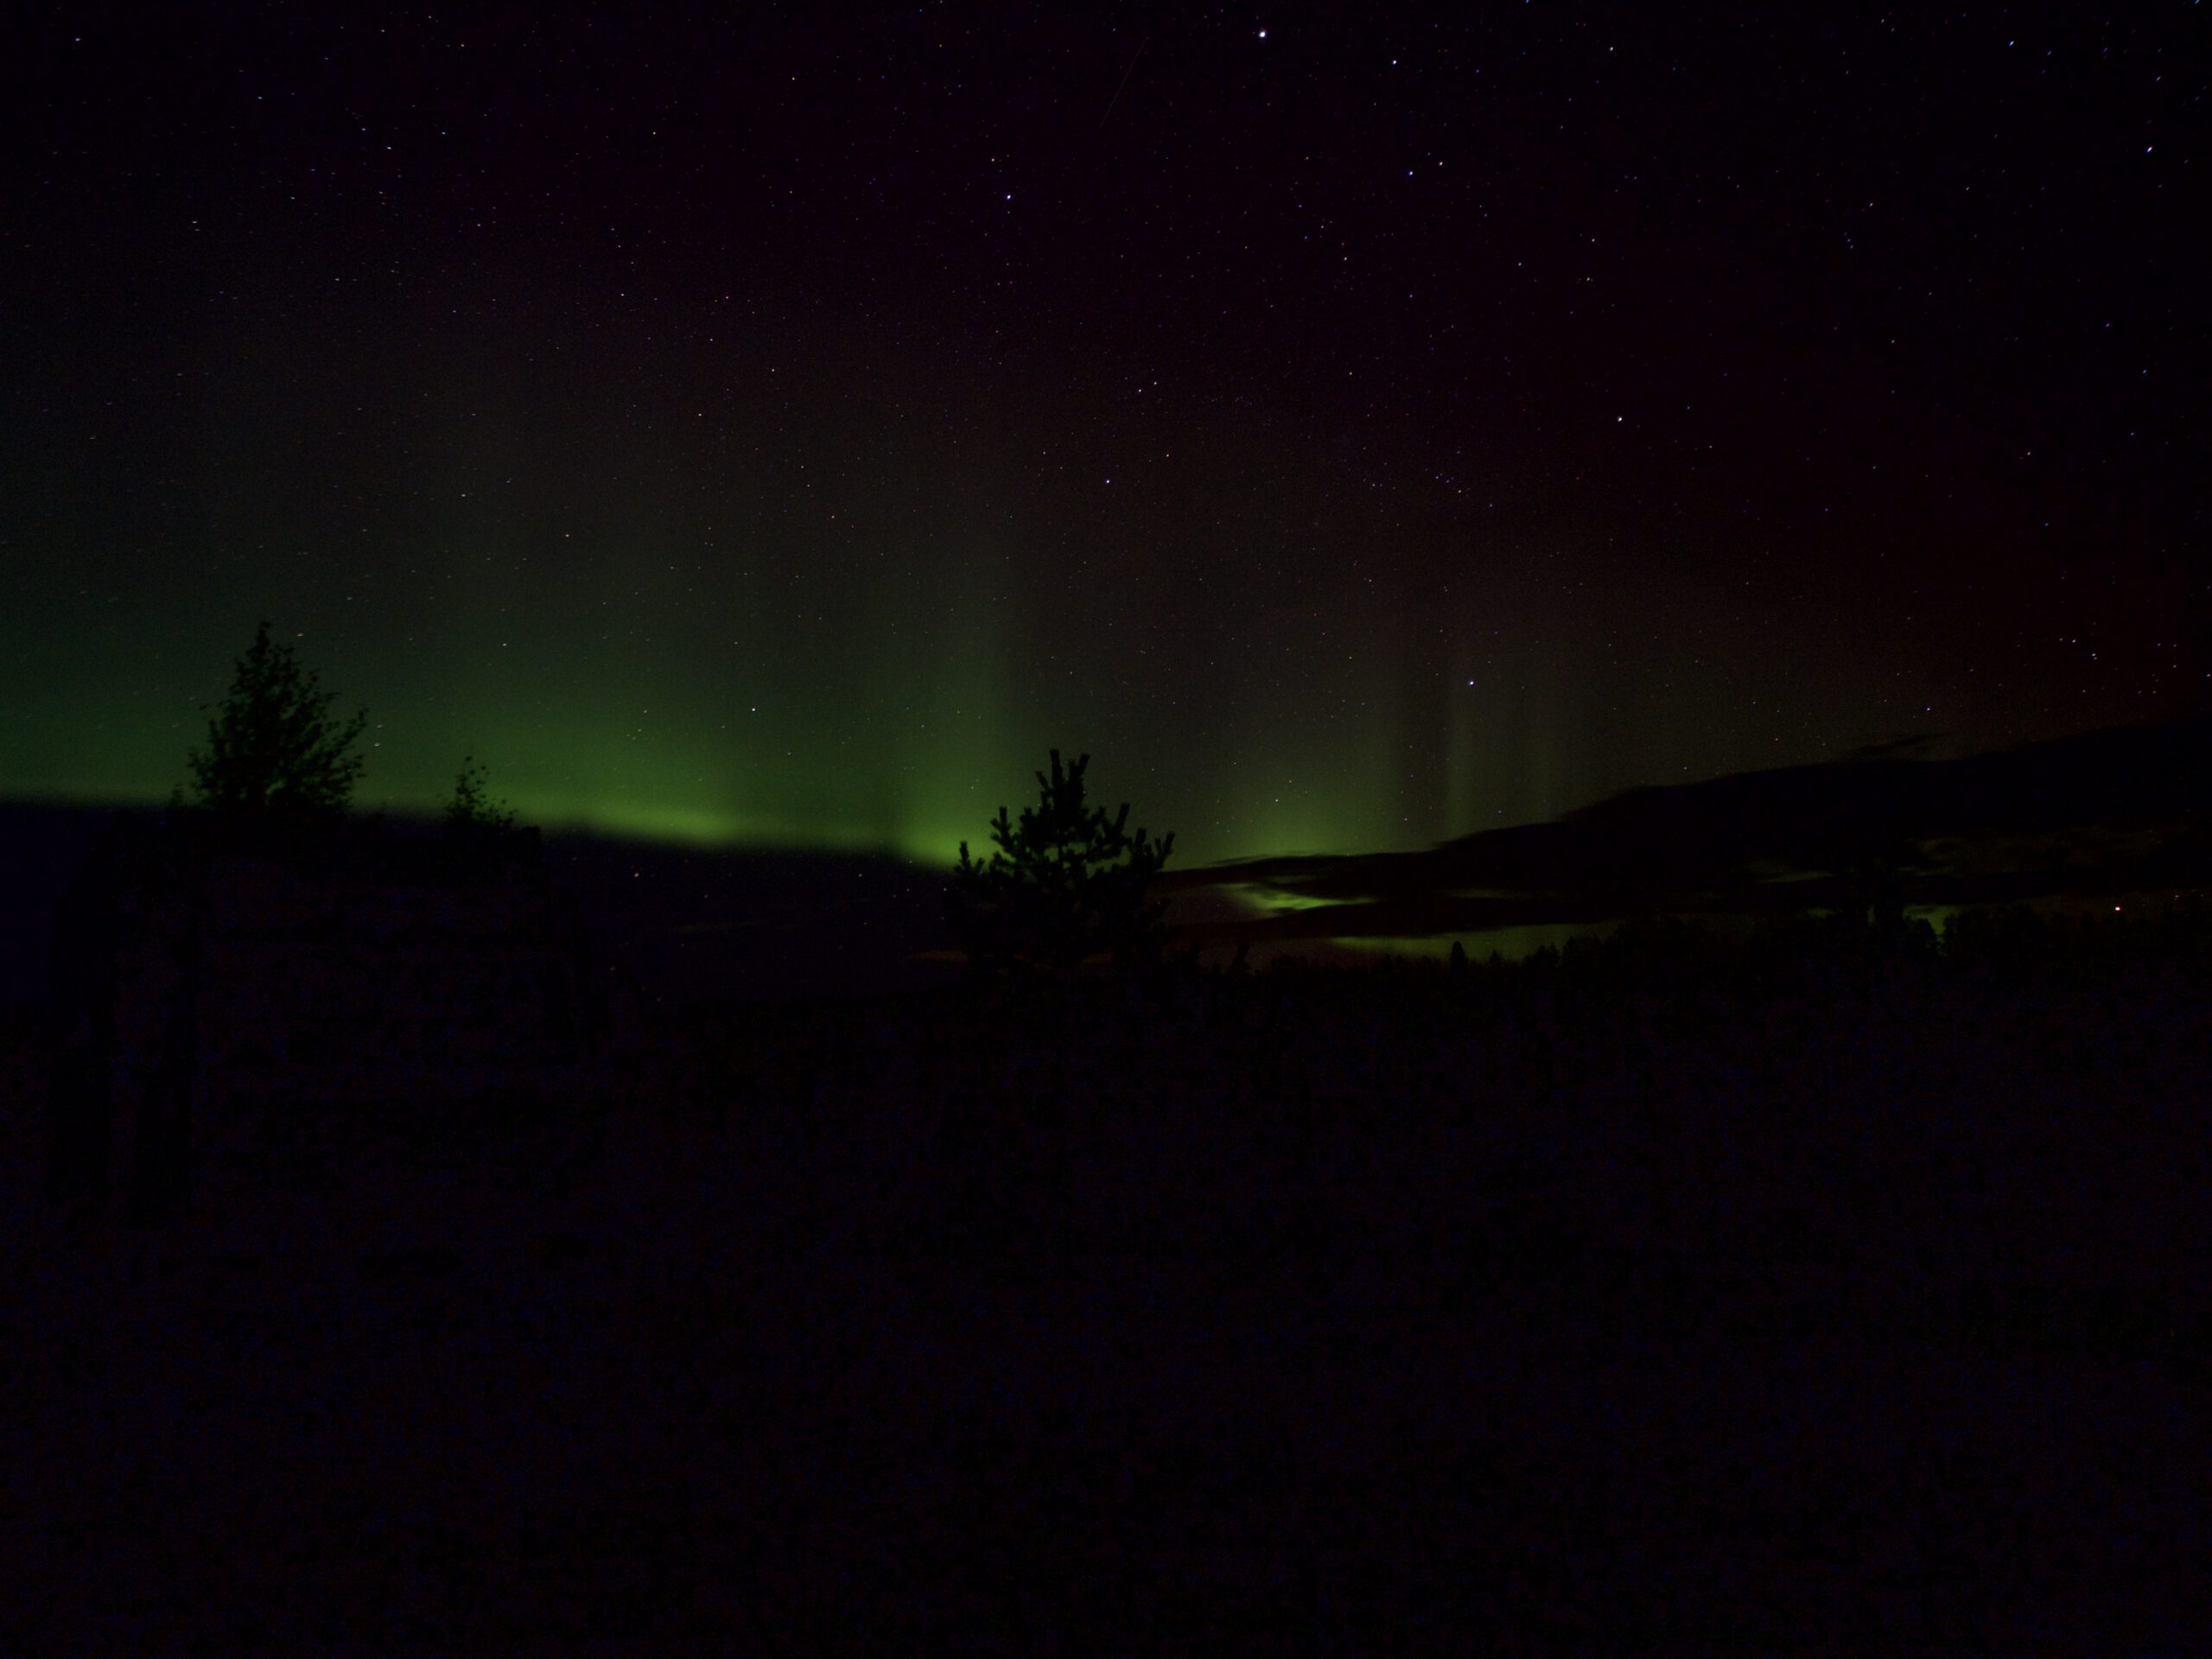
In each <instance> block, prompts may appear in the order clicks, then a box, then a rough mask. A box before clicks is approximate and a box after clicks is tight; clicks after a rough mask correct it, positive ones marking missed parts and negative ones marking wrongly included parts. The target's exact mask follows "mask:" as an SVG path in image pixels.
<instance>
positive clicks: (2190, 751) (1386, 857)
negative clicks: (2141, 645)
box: [1167, 717, 2212, 945]
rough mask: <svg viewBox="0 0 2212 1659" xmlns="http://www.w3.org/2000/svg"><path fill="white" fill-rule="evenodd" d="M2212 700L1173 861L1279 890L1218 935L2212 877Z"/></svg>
mask: <svg viewBox="0 0 2212 1659" xmlns="http://www.w3.org/2000/svg"><path fill="white" fill-rule="evenodd" d="M2208 826H2212V719H2206V718H2202V717H2199V718H2195V719H2190V720H2185V721H2164V722H2161V723H2158V724H2152V725H2144V726H2130V727H2121V728H2113V729H2110V730H2106V731H2098V732H2087V733H2082V734H2079V735H2076V736H2072V737H2065V738H2059V739H2056V740H2053V741H2048V742H2042V743H2036V744H2031V745H2029V746H2027V747H2022V748H2017V749H2010V750H2005V751H2002V752H1999V753H1992V754H1984V755H1975V756H1971V757H1968V758H1966V759H1963V760H1906V759H1900V758H1895V757H1879V758H1867V759H1853V760H1843V761H1838V762H1834V763H1833V764H1829V765H1825V766H1791V767H1785V768H1781V769H1778V770H1776V771H1771V772H1741V773H1737V774H1734V775H1732V776H1729V777H1725V778H1716V779H1711V780H1709V781H1707V782H1703V783H1695V784H1685V785H1674V786H1669V787H1665V788H1655V789H1640V790H1634V791H1629V792H1628V793H1626V794H1623V795H1618V796H1616V797H1614V798H1611V799H1610V800H1606V801H1603V802H1600V803H1599V804H1597V805H1595V806H1592V807H1588V808H1586V809H1585V810H1581V811H1580V812H1575V813H1572V814H1570V815H1568V816H1567V817H1564V818H1562V819H1560V820H1559V821H1558V822H1556V823H1541V824H1523V825H1520V826H1517V827H1515V828H1512V829H1493V830H1486V831H1484V832H1482V833H1481V834H1478V835H1472V836H1463V837H1461V838H1460V839H1459V840H1457V841H1452V842H1446V843H1444V844H1443V845H1441V846H1439V847H1436V848H1433V849H1429V850H1428V851H1427V852H1419V853H1383V854H1368V855H1349V856H1341V857H1298V858H1279V859H1255V860H1250V861H1244V862H1241V863H1237V864H1231V865H1222V866H1217V867H1214V868H1211V869H1204V870H1192V871H1185V872H1180V873H1177V874H1172V875H1171V876H1170V877H1169V879H1168V882H1167V886H1168V889H1169V891H1170V892H1171V893H1174V894H1176V895H1178V896H1179V899H1180V901H1181V902H1182V903H1183V904H1185V905H1189V904H1191V903H1192V901H1193V900H1195V899H1197V898H1198V896H1199V895H1200V894H1202V893H1205V892H1208V891H1215V892H1224V893H1225V892H1230V891H1235V890H1238V889H1242V890H1243V891H1244V892H1246V893H1249V894H1252V895H1254V896H1255V897H1257V898H1259V899H1262V901H1263V902H1267V903H1270V904H1275V905H1281V906H1284V908H1283V909H1281V910H1280V911H1278V912H1276V913H1274V914H1273V915H1270V916H1267V917H1265V918H1259V919H1247V920H1244V921H1242V922H1235V923H1231V922H1220V923H1217V924H1214V925H1211V926H1210V927H1209V928H1208V930H1207V931H1208V933H1209V936H1210V937H1211V938H1214V939H1216V940H1217V942H1218V941H1228V940H1230V939H1241V940H1243V941H1244V942H1247V943H1249V944H1255V945H1261V944H1287V943H1288V942H1290V941H1294V940H1299V939H1355V938H1433V937H1436V936H1439V935H1446V934H1457V933H1474V932H1479V931H1484V930H1489V929H1497V928H1504V927H1514V926H1529V925H1544V924H1562V923H1577V922H1603V921H1611V920H1614V919H1618V918H1623V917H1626V916H1631V915H1637V914H1643V913H1650V912H1698V913H1704V914H1709V915H1745V916H1750V915H1758V914H1763V913H1770V912H1778V911H1786V910H1800V909H1806V908H1823V909H1827V908H1842V907H1849V906H1861V907H1863V906H1866V905H1867V904H1869V903H1871V902H1876V901H1878V900H1887V901H1891V902H1895V903H1899V904H1903V905H1904V906H1923V907H1936V906H1957V905H1966V904H1976V903H1988V902H1994V901H2002V900H2012V899H2022V900H2025V899H2042V898H2051V897H2058V896H2063V895H2069V894H2072V895H2093V894H2120V893H2146V894H2147V893H2156V892H2158V891H2160V890H2164V889H2171V890H2177V891H2178V890H2183V889H2189V888H2201V887H2207V886H2212V828H2208Z"/></svg>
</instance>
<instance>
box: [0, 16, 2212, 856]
mask: <svg viewBox="0 0 2212 1659" xmlns="http://www.w3.org/2000/svg"><path fill="white" fill-rule="evenodd" d="M32 10H34V11H35V12H41V13H42V12H43V11H44V10H45V9H40V8H34V9H32ZM219 10H221V11H223V12H224V13H225V15H226V16H231V17H232V21H211V17H210V16H209V15H207V14H213V13H215V12H217V11H219ZM824 10H825V11H826V13H827V16H828V20H827V21H825V20H824V16H822V15H817V9H815V8H811V7H809V8H800V9H794V10H793V11H791V13H788V14H771V13H769V12H766V11H765V10H757V9H754V8H751V7H746V6H724V7H719V8H715V9H712V10H703V11H701V12H699V13H696V14H691V15H686V14H684V13H683V12H680V11H675V10H669V11H663V10H659V9H658V8H652V7H638V8H632V7H620V8H617V7H613V6H601V7H594V8H590V9H588V10H580V11H576V12H573V13H564V12H563V11H562V10H560V9H557V8H542V9H541V8H537V7H509V8H503V9H501V10H500V11H499V14H498V20H497V21H494V22H480V21H472V20H469V19H467V18H466V17H465V16H462V15H461V14H459V13H455V14H453V15H451V16H448V15H447V14H445V13H443V12H441V13H440V14H439V15H438V16H435V17H431V16H426V15H425V14H424V12H423V10H421V9H417V10H414V11H412V12H410V13H408V14H406V15H404V16H403V15H401V14H399V13H397V12H396V11H395V12H391V13H389V14H387V15H386V16H384V17H383V19H382V20H381V21H380V22H379V21H376V20H370V21H361V18H362V17H363V16H365V14H359V13H356V14H353V15H351V16H348V17H347V18H346V21H344V22H340V21H339V19H340V16H341V15H342V11H341V10H326V9H323V8H294V9H288V10H287V11H286V12H285V13H283V14H282V15H276V14H272V15H270V16H266V17H263V18H261V19H260V20H258V21H239V20H238V19H241V18H244V17H245V13H244V11H243V10H240V11H238V13H236V14H231V13H230V12H229V10H228V9H217V8H198V7H186V8H176V9H174V14H175V15H170V11H169V10H168V9H164V11H163V12H162V15H160V16H154V17H153V18H152V19H151V21H149V20H148V19H147V18H145V17H142V16H139V15H137V11H136V9H126V8H115V7H99V6H94V7H87V8H82V9H74V10H72V11H71V12H70V13H69V14H68V15H67V16H66V17H63V18H61V19H60V20H59V21H56V20H54V19H53V18H51V17H48V19H47V20H46V21H43V22H41V21H36V20H34V21H32V22H23V21H21V19H22V14H21V13H15V14H11V19H12V21H10V22H8V23H6V24H4V25H0V36H3V37H0V60H4V65H5V67H4V68H0V78H3V79H4V85H0V92H4V94H5V97H6V99H7V101H8V105H9V107H10V111H11V112H12V120H11V125H12V127H13V130H14V142H13V143H11V144H10V146H9V147H8V149H7V150H6V159H5V160H4V161H0V199H3V200H5V202H6V203H7V212H6V214H5V218H4V221H3V222H4V229H5V236H6V247H7V253H6V257H5V258H4V260H0V306H3V307H4V309H3V310H0V341H4V346H5V359H4V364H5V372H4V374H0V435H3V436H4V443H0V795H4V796H5V797H7V798H14V799H75V800H96V801H134V800H135V801H149V802H150V801H158V800H160V799H162V798H166V797H167V796H168V792H169V791H170V789H171V788H172V786H174V785H177V784H179V783H181V781H182V780H183V779H184V775H185V774H184V764H183V763H184V755H185V753H186V751H187V749H188V747H190V746H191V745H192V744H193V743H194V742H195V741H199V740H200V737H201V735H202V734H203V733H204V730H205V726H206V721H207V710H206V708H205V705H208V704H212V703H213V702H214V701H215V700H216V699H218V698H219V696H220V694H221V692H222V690H223V689H224V686H225V684H226V682H227V680H228V677H229V672H230V666H231V664H232V660H233V659H234V658H236V657H237V656H238V653H239V652H241V651H242V650H243V649H244V647H245V645H246V643H247V642H248V641H249V639H251V635H252V632H253V629H254V626H255V624H256V622H257V620H260V619H262V618H264V617H266V618H268V619H269V620H270V621H271V622H272V623H273V624H274V625H275V626H276V628H277V631H278V632H279V634H280V635H281V636H283V637H285V638H289V639H294V640H295V641H296V643H297V645H298V646H299V649H300V652H301V654H302V659H303V660H304V661H305V662H306V663H307V664H309V665H310V666H312V667H314V668H315V669H316V670H318V671H320V672H321V676H322V678H323V682H324V683H325V685H326V686H327V688H329V689H331V690H334V691H336V692H337V693H338V694H339V695H340V698H341V700H342V702H341V708H342V709H346V710H350V709H352V708H353V706H354V705H356V704H357V703H358V704H365V706H366V707H367V708H368V709H369V712H370V715H371V718H372V731H371V734H370V735H371V737H372V739H373V741H375V744H376V747H374V748H373V749H372V751H371V752H370V754H369V766H368V770H367V772H366V775H365V779H364V781H363V785H362V791H361V800H362V802H363V804H366V805H372V806H376V805H385V806H390V807H392V808H395V809H404V810H431V809H435V807H436V806H437V805H438V804H441V803H442V801H443V800H444V799H445V798H446V797H447V796H448V795H449V794H450V792H451V789H452V785H453V779H454V773H455V772H456V771H457V770H458V768H459V766H460V763H461V757H462V755H463V754H464V753H473V754H474V755H475V756H476V757H477V758H478V759H479V760H481V761H483V762H484V763H486V765H487V766H489V768H490V772H491V787H492V792H493V795H494V796H495V797H498V798H504V799H505V800H507V801H509V802H511V803H512V804H513V805H514V806H515V807H516V808H517V809H518V810H519V811H520V813H521V814H522V816H523V817H524V819H525V820H527V821H531V822H537V823H543V824H546V825H549V826H560V825H567V824H582V825H588V826H592V827H595V828H599V829H606V830H611V831H618V832H622V833H628V834H641V835H646V836H656V837H658V836H665V837H671V838H680V839H683V840H687V841H700V842H764V843H772V844H787V845H802V846H836V847H842V848H886V849H894V850H898V851H900V852H904V853H906V854H908V855H914V856H918V857H925V858H931V859H939V858H949V857H950V855H951V853H952V849H953V847H954V844H955V843H956V842H957V841H958V840H960V839H961V838H963V837H967V838H969V839H971V840H974V841H976V842H982V840H983V839H984V825H985V823H986V820H987V819H988V817H990V815H991V814H992V812H993V811H995V809H996V807H997V806H998V804H1000V803H1001V802H1009V803H1014V804H1020V802H1021V801H1023V800H1024V799H1033V798H1034V793H1035V791H1034V786H1033V784H1031V782H1030V773H1031V772H1032V771H1033V770H1034V769H1035V768H1036V767H1038V766H1041V765H1042V764H1043V763H1044V759H1045V751H1046V748H1047V747H1052V746H1058V747H1062V748H1064V749H1066V750H1069V751H1071V752H1072V751H1075V750H1087V751H1090V753H1092V754H1093V755H1094V756H1095V757H1096V758H1095V760H1094V762H1093V764H1092V766H1091V771H1090V779H1091V782H1092V785H1093V787H1094V791H1095V792H1096V793H1099V794H1102V795H1103V797H1104V798H1106V800H1107V804H1109V806H1111V805H1112V804H1115V803H1116V802H1118V801H1120V800H1122V799H1128V800H1130V801H1132V802H1134V803H1135V812H1134V813H1133V822H1134V821H1138V820H1141V821H1142V822H1144V823H1147V825H1148V826H1149V827H1150V828H1152V829H1154V832H1155V833H1157V832H1159V831H1160V830H1164V829H1173V830H1174V831H1175V832H1176V833H1177V837H1178V839H1177V850H1176V862H1177V864H1178V865H1179V866H1185V865H1188V864H1190V863H1192V862H1198V861H1209V860H1215V859H1224V858H1230V857H1235V856H1243V855H1256V854H1262V853H1272V852H1287V851H1332V850H1334V851H1342V850H1366V849H1407V848H1414V847H1420V846H1424V845H1427V844H1430V843H1433V842H1437V841H1439V840H1441V839H1443V838H1445V837H1447V836H1455V835H1460V834H1465V833H1466V832H1468V831H1470V830H1473V829H1483V828H1488V827H1492V826H1495V825H1498V824H1503V823H1516V822H1522V821H1527V820H1533V819H1538V818H1545V817H1552V816H1554V815H1555V814H1558V813H1560V812H1562V811H1566V810H1571V809H1573V808H1576V807H1580V806H1582V805H1585V804H1588V803H1590V802H1592V801H1594V800H1597V799H1599V798H1602V797H1605V796H1606V795H1609V794H1611V793H1613V792H1615V791H1619V790H1622V789H1624V788H1627V787H1630V786H1633V785H1644V784H1655V783H1665V782H1679V781H1685V780H1688V779H1696V778H1703V777H1709V776H1713V775H1715V774H1718V773H1721V772H1730V771H1736V770H1740V769H1744V768H1749V767H1757V766H1779V765H1784V764H1794V763H1799V762H1807V761H1815V760H1824V759H1829V758H1834V757H1837V756H1840V755H1843V754H1846V753H1851V752H1852V751H1854V750H1857V749H1859V748H1861V747H1864V746H1868V745H1873V744H1881V743H1888V742H1892V741H1896V740H1898V739H1902V738H1906V737H1911V736H1915V735H1920V734H1927V735H1929V736H1931V737H1932V738H1933V740H1934V741H1933V742H1931V743H1930V744H1929V748H1928V752H1929V753H1939V752H1948V753H1961V752H1968V751H1973V750H1977V749H1982V748H1987V747H1994V746H1997V745H1999V744H2005V743H2013V742H2020V741H2029V740H2031V739H2036V738H2040V737H2045V736H2050V735H2056V734H2062V733H2066V732H2071V731H2075V730H2081V729H2085V728H2092V727H2097V726H2102V725H2109V724H2113V723H2118V722H2122V721H2138V720H2145V719H2152V718H2157V717H2160V716H2164V715H2180V714H2183V713H2190V712H2196V711H2199V710H2202V709H2204V708H2205V707H2206V706H2207V705H2208V702H2212V557H2208V541H2212V535H2208V531H2212V418H2208V414H2209V413H2212V410H2209V409H2208V403H2209V401H2212V400H2209V399H2208V390H2212V347H2209V346H2208V340H2212V334H2208V330H2207V327H2206V311H2207V298H2206V296H2207V295H2208V293H2212V279H2208V277H2207V274H2206V273H2207V269H2208V267H2207V263H2206V261H2205V259H2204V257H2203V253H2204V247H2205V244H2206V241H2207V239H2208V238H2206V235H2205V226H2207V225H2208V224H2212V213H2209V212H2208V208H2212V204H2208V201H2207V192H2206V190H2205V188H2204V179H2205V175H2206V174H2207V173H2208V171H2212V143H2208V142H2207V139H2208V121H2212V7H2207V6H2204V5H2202V4H2196V3H2184V0H2143V3H2136V4H2129V5H2125V6H2116V7H2110V8H2098V7H2075V8H2070V9H2066V10H2064V11H2063V12H2056V13H2053V14H2051V15H2049V16H2041V17H2039V18H2038V17H2031V16H2028V15H2027V14H2026V13H2024V12H2023V11H2019V10H1999V9H1996V8H1987V9H1983V8H1976V7H1970V8H1967V9H1965V10H1960V9H1957V8H1952V9H1948V10H1945V11H1944V13H1943V15H1942V16H1940V17H1938V16H1935V15H1934V13H1933V11H1932V9H1922V8H1903V9H1899V10H1897V11H1895V12H1893V13H1892V14H1891V16H1889V17H1888V18H1886V19H1885V18H1883V17H1882V16H1881V15H1880V14H1878V13H1876V12H1874V11H1872V10H1867V11H1865V12H1861V13H1859V14H1856V15H1854V16H1844V15H1841V14H1835V13H1831V12H1829V11H1827V10H1825V9H1814V8H1802V7H1778V6H1777V7H1754V8H1745V9H1743V10H1726V11H1723V10H1715V11H1713V12H1712V13H1710V14H1708V15H1707V16H1706V17H1705V18H1703V19H1702V20H1695V19H1687V18H1685V17H1684V16H1682V13H1683V11H1684V10H1687V9H1682V8H1675V7H1650V6H1634V7H1624V8H1622V9H1619V10H1594V9H1591V8H1584V7H1574V6H1567V5H1558V4H1547V3H1532V4H1519V3H1515V4H1510V5H1509V4H1498V5H1491V6H1484V7H1481V8H1473V7H1467V8H1458V9H1453V10H1452V11H1451V12H1449V13H1442V12H1440V13H1439V14H1437V16H1436V18H1435V19H1434V20H1432V19H1431V18H1429V17H1426V16H1414V14H1412V13H1411V12H1409V11H1407V10H1399V9H1392V8H1387V7H1363V8H1361V7H1351V6H1345V7H1343V8H1332V9H1318V8H1285V9H1282V10H1274V9H1268V8H1262V9H1258V10H1254V9H1250V8H1246V7H1241V6H1239V7H1228V8H1199V7H1185V6H1154V7H1135V6H1113V5H1102V6H1096V7H1072V6H1071V7H1058V6H1055V7H1046V8H1041V9H1039V10H1033V11H1029V10H1016V9H1014V8H1011V7H997V6H991V7H983V6H973V7H967V6H942V5H926V6H920V7H912V6H910V7H907V8H906V9H904V10H897V11H862V10H858V9H849V8H831V9H824ZM1815 10H1818V16H1815ZM594 14H596V15H594ZM647 19H650V20H651V21H645V20H647Z"/></svg>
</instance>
